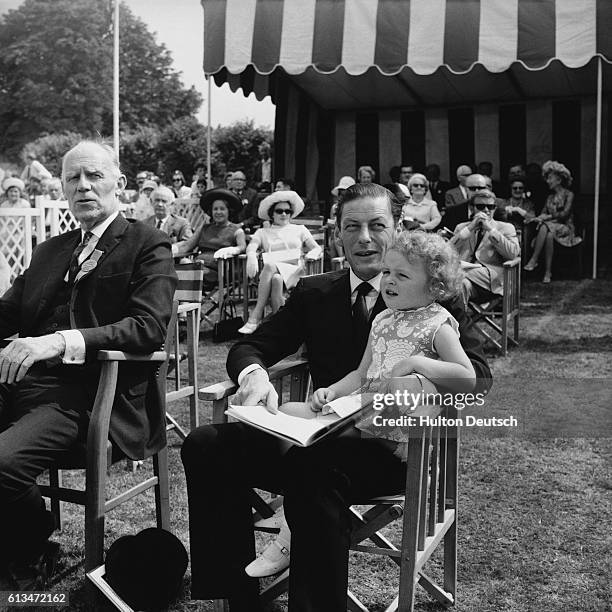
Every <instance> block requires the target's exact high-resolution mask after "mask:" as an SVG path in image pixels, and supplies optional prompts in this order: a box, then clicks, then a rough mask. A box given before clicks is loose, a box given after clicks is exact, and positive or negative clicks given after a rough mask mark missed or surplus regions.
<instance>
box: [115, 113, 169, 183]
mask: <svg viewBox="0 0 612 612" xmlns="http://www.w3.org/2000/svg"><path fill="white" fill-rule="evenodd" d="M158 144H159V130H158V129H157V128H155V127H153V126H150V125H145V126H143V127H140V128H137V129H136V130H134V131H132V132H125V133H121V143H120V145H119V159H120V160H121V169H122V170H123V173H124V174H125V175H126V176H127V178H128V186H131V183H132V182H134V181H135V180H136V174H137V173H138V172H139V171H140V170H150V171H151V172H153V173H154V174H158V172H159V163H160V160H159V152H158Z"/></svg>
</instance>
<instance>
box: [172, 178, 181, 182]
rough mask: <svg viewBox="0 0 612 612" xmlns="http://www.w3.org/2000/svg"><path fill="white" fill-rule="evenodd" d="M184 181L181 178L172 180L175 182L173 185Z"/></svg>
mask: <svg viewBox="0 0 612 612" xmlns="http://www.w3.org/2000/svg"><path fill="white" fill-rule="evenodd" d="M182 180H183V179H180V178H175V179H172V182H173V183H180V182H181V181H182Z"/></svg>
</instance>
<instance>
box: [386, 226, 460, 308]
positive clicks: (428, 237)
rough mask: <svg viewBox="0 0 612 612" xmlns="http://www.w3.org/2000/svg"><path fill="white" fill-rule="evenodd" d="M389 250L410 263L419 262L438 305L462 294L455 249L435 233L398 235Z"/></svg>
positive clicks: (409, 232)
mask: <svg viewBox="0 0 612 612" xmlns="http://www.w3.org/2000/svg"><path fill="white" fill-rule="evenodd" d="M389 249H390V250H393V251H396V252H398V253H401V254H402V255H403V256H404V257H405V258H406V259H407V260H408V261H409V262H411V263H412V262H414V261H422V262H423V263H424V264H425V270H426V271H427V274H428V276H429V279H430V280H429V282H430V286H429V290H430V292H431V296H432V298H433V299H434V300H435V301H436V302H438V301H440V300H445V299H448V298H451V297H453V296H455V295H457V294H459V292H460V291H461V282H462V280H463V272H462V271H461V267H460V264H459V256H458V255H457V252H456V251H455V249H454V247H453V246H452V245H451V244H450V242H447V241H446V240H444V238H442V237H441V236H438V235H437V234H431V233H428V232H423V231H419V230H416V231H407V232H401V233H400V234H398V235H397V236H396V237H395V239H394V241H393V244H392V245H391V246H390V247H389Z"/></svg>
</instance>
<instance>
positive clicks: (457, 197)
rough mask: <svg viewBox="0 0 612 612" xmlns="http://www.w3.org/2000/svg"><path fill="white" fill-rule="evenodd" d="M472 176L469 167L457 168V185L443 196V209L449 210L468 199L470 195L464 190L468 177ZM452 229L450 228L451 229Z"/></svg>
mask: <svg viewBox="0 0 612 612" xmlns="http://www.w3.org/2000/svg"><path fill="white" fill-rule="evenodd" d="M471 174H472V169H471V168H470V167H469V166H465V165H463V166H459V167H458V168H457V180H458V181H459V185H458V186H457V187H453V188H452V189H449V190H448V191H447V192H446V194H445V196H444V208H445V209H447V210H448V209H449V208H452V207H453V206H458V205H459V204H464V203H465V202H467V201H468V200H469V199H470V194H469V192H468V190H467V188H466V181H467V178H468V176H470V175H471ZM451 229H452V228H451Z"/></svg>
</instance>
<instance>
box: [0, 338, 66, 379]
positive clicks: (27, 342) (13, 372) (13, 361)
mask: <svg viewBox="0 0 612 612" xmlns="http://www.w3.org/2000/svg"><path fill="white" fill-rule="evenodd" d="M65 349H66V341H65V340H64V337H63V336H62V335H61V334H48V335H46V336H38V337H36V338H18V339H17V340H13V341H12V342H11V343H10V344H9V345H8V346H7V347H6V348H5V349H3V350H2V351H1V352H0V382H1V383H7V384H11V383H14V382H19V381H20V380H21V379H22V378H23V377H24V376H25V375H26V373H27V371H28V370H29V369H30V368H31V367H32V366H33V365H34V364H35V363H36V362H38V361H45V360H47V359H53V358H55V357H61V356H62V355H63V354H64V351H65Z"/></svg>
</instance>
